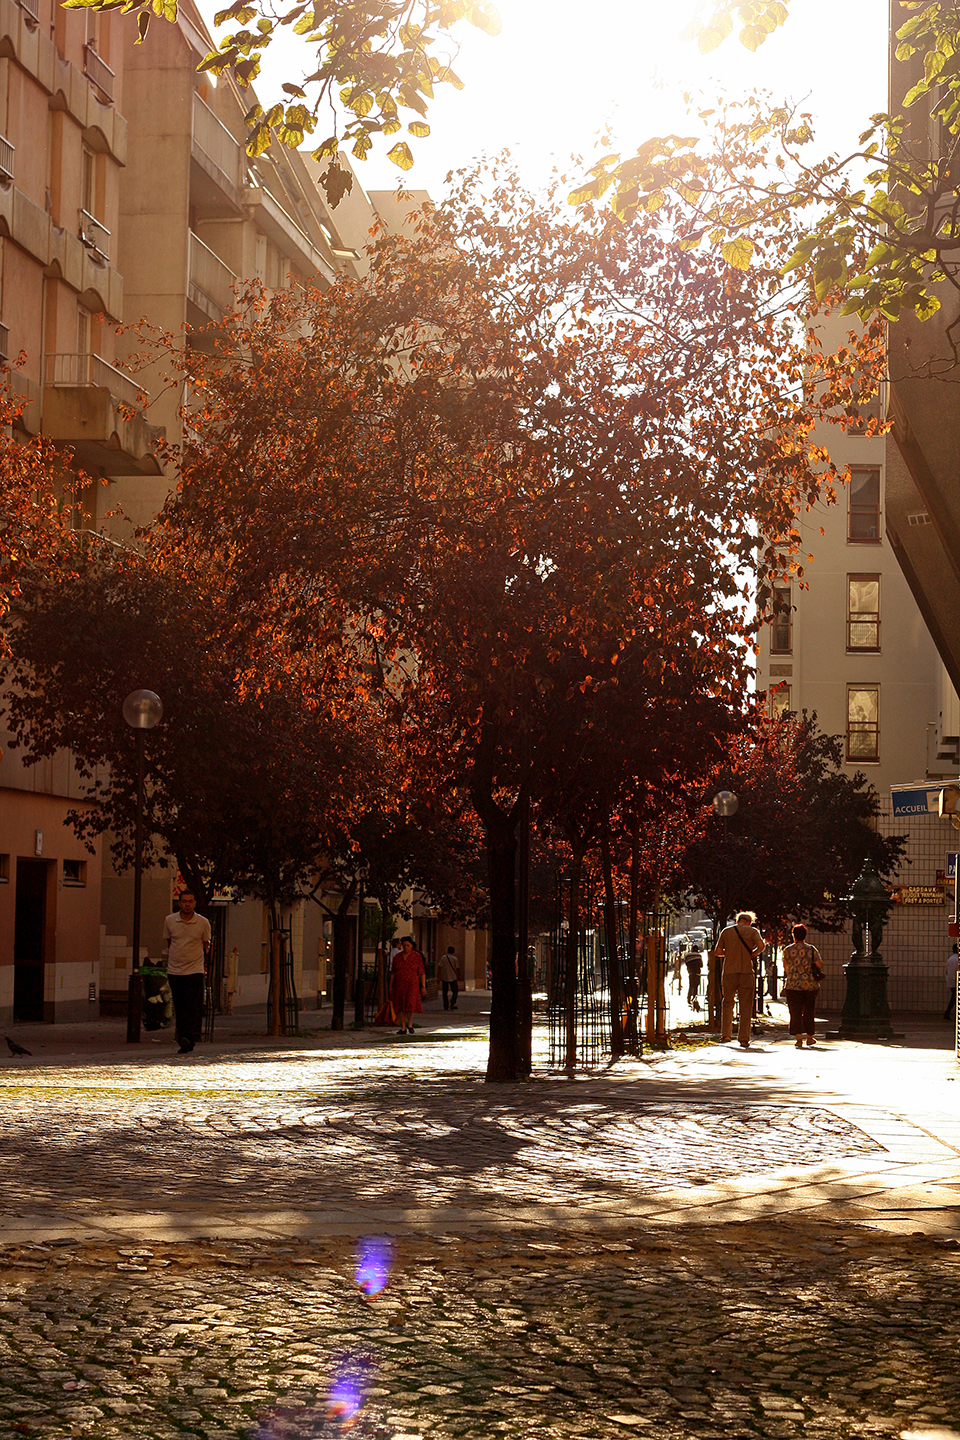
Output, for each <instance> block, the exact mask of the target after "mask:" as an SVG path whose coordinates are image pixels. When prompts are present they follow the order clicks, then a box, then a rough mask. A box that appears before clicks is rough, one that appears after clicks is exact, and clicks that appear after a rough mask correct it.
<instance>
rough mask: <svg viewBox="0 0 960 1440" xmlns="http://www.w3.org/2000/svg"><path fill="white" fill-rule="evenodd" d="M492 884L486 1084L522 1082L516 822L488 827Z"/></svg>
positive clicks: (503, 818)
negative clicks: (488, 1037) (514, 824)
mask: <svg viewBox="0 0 960 1440" xmlns="http://www.w3.org/2000/svg"><path fill="white" fill-rule="evenodd" d="M486 837H487V865H488V870H489V878H490V973H491V975H492V977H493V981H492V983H493V998H492V1000H491V1004H490V1053H489V1055H488V1057H487V1080H488V1081H491V1082H502V1081H510V1080H522V1079H524V1077H525V1074H527V1073H528V1072H526V1071H525V1070H524V1068H523V1065H522V1062H521V1057H520V1049H519V1043H518V1041H519V1036H518V1033H517V953H516V864H517V839H516V833H515V830H514V826H513V822H512V819H510V818H508V817H506V816H503V815H502V813H501V815H500V821H499V823H498V824H495V825H488V826H487V827H486Z"/></svg>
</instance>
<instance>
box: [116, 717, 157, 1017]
mask: <svg viewBox="0 0 960 1440" xmlns="http://www.w3.org/2000/svg"><path fill="white" fill-rule="evenodd" d="M123 718H124V720H126V722H127V724H128V725H129V726H130V728H131V730H133V731H134V732H135V734H136V737H137V828H136V836H135V839H134V849H133V959H132V964H131V966H130V986H129V989H128V991H127V1041H128V1042H133V1043H135V1044H137V1043H139V1041H140V1010H141V1005H142V1000H141V985H140V891H141V888H142V882H143V744H144V739H145V738H146V732H147V731H148V730H152V729H153V728H154V727H155V726H156V725H159V723H160V721H161V720H162V719H163V704H162V702H161V700H160V696H159V695H155V694H154V693H153V691H152V690H133V691H132V692H131V693H130V694H129V695H128V696H127V698H126V700H124V702H123Z"/></svg>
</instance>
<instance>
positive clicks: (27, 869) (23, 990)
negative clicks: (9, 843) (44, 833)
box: [13, 859, 49, 1021]
mask: <svg viewBox="0 0 960 1440" xmlns="http://www.w3.org/2000/svg"><path fill="white" fill-rule="evenodd" d="M48 863H49V862H48V861H46V860H21V859H18V860H17V908H16V913H15V917H14V933H13V964H14V968H13V1018H14V1020H20V1021H29V1020H42V1019H43V955H44V945H45V941H46V932H47V865H48Z"/></svg>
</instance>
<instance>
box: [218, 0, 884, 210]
mask: <svg viewBox="0 0 960 1440" xmlns="http://www.w3.org/2000/svg"><path fill="white" fill-rule="evenodd" d="M497 3H498V5H499V9H500V14H501V18H502V20H503V30H502V33H501V34H500V35H498V36H496V37H491V36H488V35H486V34H484V33H483V32H482V31H479V30H475V29H474V28H473V27H472V26H469V25H466V24H461V25H458V26H457V27H456V29H455V31H454V34H455V36H456V37H458V38H459V40H460V53H459V55H458V56H457V57H456V59H455V62H454V66H455V69H456V71H457V73H458V74H459V76H460V78H461V79H462V80H463V81H464V82H465V85H466V88H465V89H464V90H462V91H454V90H453V89H452V88H451V87H449V86H444V87H440V89H439V90H438V98H437V99H436V101H435V102H434V103H433V104H432V105H431V107H430V114H429V117H428V118H429V122H430V124H431V127H432V134H431V135H430V137H429V138H428V139H425V140H414V139H410V146H411V149H412V150H413V153H414V156H415V159H416V163H415V165H414V168H413V169H412V170H411V171H409V172H407V174H406V175H405V176H403V177H402V172H400V171H399V170H397V168H396V166H394V165H393V164H392V163H391V162H390V161H389V160H387V159H386V158H385V156H384V152H385V151H386V150H387V149H388V148H389V146H390V145H392V144H393V143H394V140H399V139H401V138H403V137H402V136H401V135H397V136H396V137H394V139H391V140H390V141H389V142H388V143H387V144H386V145H384V144H382V142H381V143H380V145H379V146H378V148H377V151H376V152H375V155H374V156H373V157H371V158H370V159H368V160H367V161H365V162H363V163H360V164H358V166H357V168H358V171H359V174H360V179H361V182H362V183H363V185H364V187H365V188H367V189H392V188H393V187H394V186H395V185H396V184H397V182H398V180H399V179H400V178H401V177H402V178H403V179H404V182H405V183H406V184H407V185H410V186H413V187H415V188H417V189H427V190H429V191H430V192H431V194H433V195H434V197H435V198H439V197H440V196H441V195H442V193H443V189H444V184H443V182H444V177H445V175H446V174H447V172H448V170H451V169H456V168H458V167H459V166H461V165H463V164H465V163H468V162H469V161H470V160H472V159H473V158H474V157H475V156H477V155H479V154H480V153H481V152H483V151H487V152H489V153H492V152H495V151H498V150H500V149H503V148H508V149H510V150H512V151H513V153H514V155H515V156H516V157H517V159H518V161H519V164H520V166H521V172H522V174H523V176H524V178H525V179H526V180H527V182H528V183H530V184H533V185H536V184H538V183H539V182H540V181H542V180H543V179H544V178H545V177H546V176H547V175H548V174H549V172H550V170H551V168H552V167H553V165H554V164H556V163H559V164H560V165H562V166H566V165H567V163H568V160H569V157H570V155H571V154H581V155H584V156H589V155H590V154H591V151H592V149H593V146H594V142H595V138H596V136H597V134H598V133H599V132H600V131H601V130H603V128H604V127H605V126H609V127H610V129H611V131H612V132H613V135H614V139H615V143H614V144H613V145H611V146H609V147H605V148H609V149H621V150H622V151H623V152H624V153H625V154H626V153H630V151H631V150H632V149H633V148H635V146H636V145H637V144H638V143H640V142H641V141H642V140H644V139H646V138H648V137H649V136H651V135H659V134H664V133H669V132H671V131H678V132H679V133H681V134H682V133H695V129H691V128H690V124H689V121H688V120H686V119H685V118H684V108H683V101H682V92H683V91H684V90H691V91H693V92H694V93H695V94H702V95H703V96H704V98H705V100H706V99H709V101H710V102H712V101H713V100H714V99H715V98H716V96H717V93H718V90H719V89H720V88H725V89H726V91H727V92H728V94H730V95H731V96H735V95H739V94H742V93H743V92H744V91H746V90H748V89H750V88H751V87H757V86H759V87H763V88H766V89H768V90H770V91H772V92H773V94H774V96H775V98H776V100H777V101H778V102H779V101H780V100H783V99H792V100H797V101H804V102H805V103H804V107H803V108H805V109H810V110H811V111H812V112H813V113H814V116H815V123H816V128H817V133H818V142H817V148H818V149H821V148H822V149H830V150H833V149H843V150H846V149H847V148H849V146H850V145H851V144H852V143H853V142H854V141H855V139H856V136H857V135H858V134H859V133H860V130H861V129H864V128H865V125H866V120H867V118H868V117H869V115H871V114H872V113H873V112H875V111H877V110H881V109H884V108H885V106H886V68H887V60H886V39H887V0H791V3H790V11H791V14H790V19H789V20H788V22H787V24H786V25H785V26H784V27H783V28H781V29H780V30H778V31H777V32H776V33H775V34H774V35H772V36H771V37H770V38H769V39H768V40H767V41H766V43H765V44H764V45H763V46H762V47H761V48H760V50H758V51H757V52H756V53H753V54H752V53H751V52H750V51H748V50H746V49H745V48H744V47H743V46H742V45H741V44H740V42H739V40H738V39H737V38H736V34H734V35H732V36H731V37H730V38H729V39H728V40H726V41H725V42H724V43H723V44H722V45H721V46H720V47H719V48H718V49H717V50H715V51H714V52H713V54H711V55H706V56H703V55H701V54H700V53H699V50H698V48H697V46H696V44H695V43H693V42H690V41H684V40H682V39H681V34H680V32H681V30H682V29H683V27H684V26H685V25H686V24H687V22H688V21H689V19H690V16H691V14H692V13H693V11H694V9H695V8H696V0H673V3H670V0H667V3H664V0H589V3H583V0H580V3H576V0H497ZM204 8H205V10H207V7H206V6H204ZM212 9H213V6H210V7H209V10H208V12H207V13H210V12H212ZM211 18H212V16H211ZM284 41H285V51H284V52H281V51H280V50H279V47H276V49H275V52H274V53H273V54H272V55H271V58H270V64H269V69H267V67H265V68H264V76H263V78H261V79H260V80H258V82H257V90H258V93H259V94H260V97H261V99H263V100H267V99H271V98H276V96H277V95H278V94H279V85H280V82H281V81H282V80H290V79H298V78H300V76H301V75H302V74H303V73H305V71H304V60H303V58H302V46H299V47H298V45H297V43H296V40H295V38H294V37H291V41H288V40H287V38H286V35H285V36H284ZM271 90H272V91H273V94H271ZM411 118H413V117H411ZM325 133H327V132H326V131H324V134H325ZM317 138H318V140H320V139H322V138H323V134H319V133H318V137H317Z"/></svg>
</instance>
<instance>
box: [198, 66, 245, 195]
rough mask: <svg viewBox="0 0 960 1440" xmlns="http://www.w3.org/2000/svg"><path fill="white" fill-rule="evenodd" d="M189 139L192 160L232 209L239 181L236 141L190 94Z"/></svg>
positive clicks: (241, 177)
mask: <svg viewBox="0 0 960 1440" xmlns="http://www.w3.org/2000/svg"><path fill="white" fill-rule="evenodd" d="M192 138H193V154H194V159H195V160H196V162H197V163H198V165H199V166H200V167H201V169H202V170H203V171H204V172H205V173H206V175H207V176H208V177H209V178H210V179H211V180H213V181H214V183H215V184H217V185H219V187H220V189H221V190H223V191H224V192H225V194H226V196H227V198H228V200H229V201H230V202H231V207H232V208H236V207H237V206H238V205H239V189H240V185H241V184H242V180H243V171H242V163H241V156H242V152H241V146H240V143H239V141H237V140H235V139H234V137H233V135H231V133H230V131H229V130H228V129H227V127H226V125H224V124H222V122H221V121H220V120H218V119H217V117H216V115H214V113H213V111H212V110H211V109H210V107H209V106H208V105H205V104H204V102H203V101H202V100H201V99H200V96H199V95H197V94H195V95H194V97H193V137H192ZM211 198H212V197H211ZM214 208H215V207H214Z"/></svg>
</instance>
